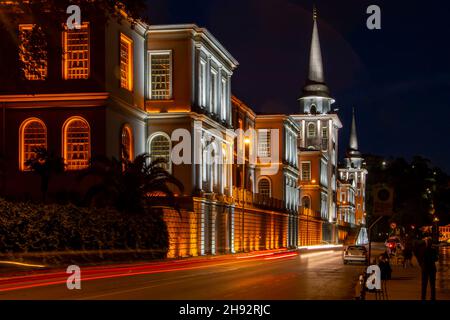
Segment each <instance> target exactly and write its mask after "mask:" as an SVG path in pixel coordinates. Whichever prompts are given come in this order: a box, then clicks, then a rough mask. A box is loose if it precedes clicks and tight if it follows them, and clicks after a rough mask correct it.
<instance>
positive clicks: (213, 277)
mask: <svg viewBox="0 0 450 320" xmlns="http://www.w3.org/2000/svg"><path fill="white" fill-rule="evenodd" d="M172 265H174V266H175V267H170V266H169V267H163V268H162V269H161V268H160V269H155V267H149V268H150V269H148V268H147V269H145V268H146V267H140V269H139V270H144V272H141V274H139V272H135V269H132V270H133V271H126V270H125V269H124V270H125V271H123V272H122V274H120V275H117V276H116V275H114V276H111V277H107V278H102V276H101V274H100V276H99V273H101V272H107V271H101V270H97V271H96V272H97V273H96V275H95V277H94V276H91V279H88V278H89V276H88V272H85V273H83V272H84V271H83V269H82V271H81V272H82V273H81V274H82V277H81V280H82V281H81V289H80V290H68V289H67V287H66V283H65V280H64V279H66V278H67V276H66V275H62V274H61V275H59V277H60V279H62V281H59V280H58V281H59V283H58V281H54V282H53V283H55V284H52V281H53V280H52V279H50V280H48V283H45V284H42V283H41V284H39V286H34V285H35V284H36V283H39V281H41V280H39V281H37V280H32V279H30V280H27V282H24V284H23V285H21V286H20V285H19V287H22V289H17V288H15V289H14V290H9V289H8V286H11V283H9V284H8V283H7V282H6V283H7V284H4V285H3V286H0V300H3V299H5V300H6V299H89V300H90V299H102V300H104V299H152V300H153V299H169V300H170V299H183V300H184V299H194V300H195V299H237V300H245V299H306V300H316V299H324V300H326V299H333V300H334V299H352V297H353V295H354V287H355V283H356V279H357V277H358V274H359V272H361V271H362V269H363V268H364V267H363V266H362V265H344V264H343V263H342V252H341V251H340V250H338V251H333V250H329V251H323V252H308V253H301V254H300V255H298V254H295V255H292V254H286V253H285V254H281V255H273V256H271V255H266V256H261V257H253V258H251V259H239V258H224V259H222V260H221V259H217V260H205V261H201V260H200V261H199V262H196V263H195V264H185V265H181V264H178V265H176V263H172ZM177 266H183V267H177ZM151 268H153V269H151ZM130 270H131V269H130ZM148 270H153V271H148ZM147 271H148V272H147ZM108 272H109V271H108ZM115 272H116V271H115ZM127 272H128V273H129V274H131V275H128V274H127ZM136 273H138V274H136ZM106 276H107V275H106ZM83 278H86V280H85V281H83ZM2 288H3V291H2ZM5 288H6V289H5Z"/></svg>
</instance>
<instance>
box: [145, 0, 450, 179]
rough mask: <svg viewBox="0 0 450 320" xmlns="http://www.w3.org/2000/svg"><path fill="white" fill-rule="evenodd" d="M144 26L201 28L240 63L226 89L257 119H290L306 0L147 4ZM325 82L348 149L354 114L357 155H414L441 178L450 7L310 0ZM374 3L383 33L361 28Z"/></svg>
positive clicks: (445, 153)
mask: <svg viewBox="0 0 450 320" xmlns="http://www.w3.org/2000/svg"><path fill="white" fill-rule="evenodd" d="M147 1H148V5H149V14H148V16H149V18H150V22H151V23H152V24H172V23H196V24H197V25H199V26H201V27H206V28H207V29H208V30H210V31H211V32H212V33H213V34H214V35H215V36H216V38H217V39H218V40H219V41H220V42H221V43H222V44H223V45H224V46H225V47H226V48H227V49H228V51H230V52H231V54H232V55H233V56H234V57H235V58H236V59H237V60H238V61H239V63H240V66H239V67H238V69H237V70H236V71H235V73H234V75H233V79H232V81H233V84H232V91H233V94H235V95H236V96H237V97H239V98H240V99H241V100H243V101H244V102H246V103H247V104H248V105H249V106H250V107H252V108H253V109H254V110H256V111H257V112H265V113H267V112H283V113H289V114H292V113H297V112H299V105H298V102H297V98H298V97H299V96H300V93H301V88H302V87H303V85H304V82H305V78H306V72H307V62H308V57H309V44H310V38H311V31H312V14H311V11H312V6H313V1H310V0H189V1H185V0H179V1H176V0H147ZM315 3H316V6H317V8H318V16H319V20H318V21H319V34H320V40H321V45H322V55H323V59H324V68H325V77H326V82H327V84H328V86H329V88H330V90H331V93H332V95H333V97H334V98H335V99H336V103H335V105H334V107H335V108H339V115H340V117H341V120H342V121H343V124H344V128H343V129H342V131H341V136H340V141H341V142H340V149H341V150H340V151H341V154H342V153H343V151H344V149H345V148H343V147H346V146H347V144H348V134H349V130H350V121H351V108H352V107H355V108H356V110H357V111H356V112H357V121H358V135H359V144H360V149H361V151H362V152H365V153H374V154H381V155H386V156H389V155H392V156H402V157H406V158H409V157H411V156H413V155H416V154H419V155H422V156H425V157H427V158H429V159H431V160H432V161H433V163H434V164H436V165H438V166H440V167H442V168H443V169H444V170H446V171H447V172H448V173H449V172H450V150H449V149H450V148H449V146H450V143H449V136H450V125H449V124H448V122H449V119H450V103H449V102H450V41H449V40H450V32H449V31H450V19H449V17H450V2H449V1H445V0H441V1H439V0H428V1H406V0H403V1H400V0H397V1H392V0H385V1H377V0H373V1H366V0H339V1H336V0H316V1H315ZM371 4H377V5H379V6H380V7H381V11H382V29H381V30H374V31H372V30H368V29H367V27H366V19H367V17H368V15H367V14H366V9H367V7H368V6H369V5H371Z"/></svg>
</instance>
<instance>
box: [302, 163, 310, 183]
mask: <svg viewBox="0 0 450 320" xmlns="http://www.w3.org/2000/svg"><path fill="white" fill-rule="evenodd" d="M301 169H302V175H301V178H302V181H310V180H311V162H302V163H301Z"/></svg>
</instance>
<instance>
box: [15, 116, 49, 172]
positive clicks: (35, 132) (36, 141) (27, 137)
mask: <svg viewBox="0 0 450 320" xmlns="http://www.w3.org/2000/svg"><path fill="white" fill-rule="evenodd" d="M19 145H20V150H19V161H20V162H19V167H20V170H22V171H27V170H30V169H29V168H28V167H27V166H26V165H25V162H26V161H27V160H29V159H32V158H34V157H35V155H36V154H35V152H34V149H35V148H39V147H43V148H47V128H46V126H45V124H44V122H42V121H41V120H39V119H37V118H30V119H27V120H25V121H24V122H23V123H22V125H21V126H20V132H19Z"/></svg>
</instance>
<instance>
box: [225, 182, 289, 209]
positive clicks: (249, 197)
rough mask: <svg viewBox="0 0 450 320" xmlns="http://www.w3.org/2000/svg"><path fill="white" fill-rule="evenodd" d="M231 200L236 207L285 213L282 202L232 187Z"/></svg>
mask: <svg viewBox="0 0 450 320" xmlns="http://www.w3.org/2000/svg"><path fill="white" fill-rule="evenodd" d="M233 198H234V201H235V203H236V204H237V205H240V206H242V205H245V206H246V207H248V208H252V207H254V208H260V209H267V210H276V211H286V206H285V203H284V201H283V200H280V199H275V198H272V197H269V196H266V195H262V194H259V193H253V192H251V191H248V190H245V191H244V190H243V189H242V188H237V187H233Z"/></svg>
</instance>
